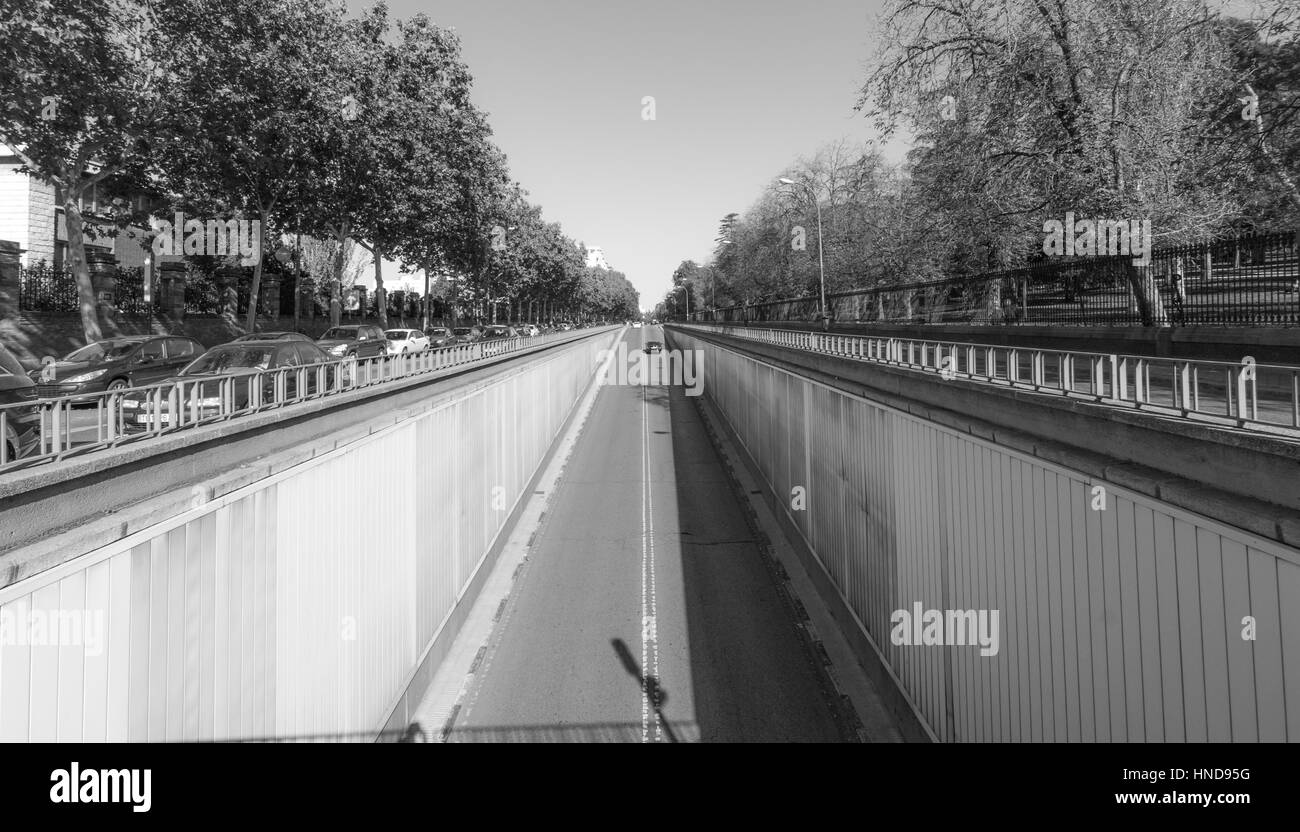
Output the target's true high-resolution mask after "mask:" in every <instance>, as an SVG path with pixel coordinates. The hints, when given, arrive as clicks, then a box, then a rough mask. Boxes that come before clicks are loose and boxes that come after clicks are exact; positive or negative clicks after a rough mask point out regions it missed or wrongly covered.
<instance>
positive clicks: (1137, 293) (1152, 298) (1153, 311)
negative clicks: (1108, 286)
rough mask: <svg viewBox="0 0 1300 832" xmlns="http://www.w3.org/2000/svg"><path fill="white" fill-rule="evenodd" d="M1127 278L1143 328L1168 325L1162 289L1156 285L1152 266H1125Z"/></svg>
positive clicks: (1128, 264) (1129, 264)
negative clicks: (1161, 297)
mask: <svg viewBox="0 0 1300 832" xmlns="http://www.w3.org/2000/svg"><path fill="white" fill-rule="evenodd" d="M1124 273H1125V276H1126V277H1127V278H1128V283H1129V288H1130V289H1131V290H1132V291H1133V297H1134V299H1135V300H1136V301H1137V310H1138V318H1139V319H1140V320H1141V322H1142V326H1164V325H1166V324H1167V323H1168V318H1167V316H1166V315H1165V307H1164V303H1163V302H1162V301H1161V300H1160V289H1159V287H1158V286H1157V285H1156V280H1155V269H1154V268H1152V267H1150V266H1134V265H1133V264H1131V263H1127V264H1125V267H1124Z"/></svg>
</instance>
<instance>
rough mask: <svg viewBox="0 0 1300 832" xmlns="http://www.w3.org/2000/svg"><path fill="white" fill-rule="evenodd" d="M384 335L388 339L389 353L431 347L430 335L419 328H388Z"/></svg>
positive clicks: (414, 350)
mask: <svg viewBox="0 0 1300 832" xmlns="http://www.w3.org/2000/svg"><path fill="white" fill-rule="evenodd" d="M384 337H385V338H387V339H388V354H389V355H397V354H398V353H403V352H419V351H420V350H427V349H428V348H429V336H427V335H425V334H424V333H423V332H421V331H420V330H418V329H386V330H384Z"/></svg>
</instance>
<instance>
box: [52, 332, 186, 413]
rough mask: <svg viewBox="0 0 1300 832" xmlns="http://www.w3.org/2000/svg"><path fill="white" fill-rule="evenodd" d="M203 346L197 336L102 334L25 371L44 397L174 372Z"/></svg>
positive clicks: (112, 387)
mask: <svg viewBox="0 0 1300 832" xmlns="http://www.w3.org/2000/svg"><path fill="white" fill-rule="evenodd" d="M203 349H204V347H203V345H202V344H200V343H199V342H198V341H196V340H194V339H193V338H187V337H185V336H183V335H132V336H128V337H124V338H107V339H105V340H103V341H96V342H94V343H92V344H87V345H86V346H84V347H82V348H81V349H77V350H73V351H72V352H70V353H68V354H67V355H65V356H64V357H63V359H62V360H61V361H55V362H53V363H52V364H47V365H45V366H44V367H41V368H40V369H36V370H32V371H31V373H29V375H30V376H31V379H32V380H33V381H35V382H36V392H37V393H38V394H39V395H40V396H42V397H43V398H52V397H55V396H71V395H80V394H85V393H100V392H103V391H105V390H124V389H126V388H128V387H139V386H141V385H144V384H154V383H156V382H159V381H162V380H163V379H165V378H167V377H168V376H171V375H175V374H176V372H177V371H178V370H180V368H182V367H184V366H185V365H186V364H189V363H190V362H191V361H193V360H194V359H195V357H196V356H199V355H201V354H202V353H203Z"/></svg>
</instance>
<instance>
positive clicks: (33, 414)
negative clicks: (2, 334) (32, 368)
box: [0, 344, 41, 463]
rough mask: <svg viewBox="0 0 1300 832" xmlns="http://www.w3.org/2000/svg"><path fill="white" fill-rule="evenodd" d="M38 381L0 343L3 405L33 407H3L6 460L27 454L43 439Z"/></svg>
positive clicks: (0, 404)
mask: <svg viewBox="0 0 1300 832" xmlns="http://www.w3.org/2000/svg"><path fill="white" fill-rule="evenodd" d="M35 402H36V382H34V381H32V380H31V379H30V378H28V377H27V374H26V372H24V371H23V365H21V364H19V363H18V359H17V358H14V356H13V354H12V353H10V352H9V350H7V349H5V348H4V345H3V344H0V407H2V406H4V405H25V404H29V403H30V404H31V405H32V406H31V407H21V406H20V407H4V408H3V411H2V412H3V413H4V414H5V416H4V419H3V420H2V421H3V422H4V431H3V433H4V435H3V436H0V440H3V442H4V446H3V447H4V462H6V463H7V462H13V461H14V460H15V459H17V458H19V457H21V456H25V455H26V454H27V453H28V452H29V451H31V449H32V447H33V446H35V445H36V443H37V441H38V440H39V439H40V430H41V415H40V411H39V410H38V409H37V408H36V406H35Z"/></svg>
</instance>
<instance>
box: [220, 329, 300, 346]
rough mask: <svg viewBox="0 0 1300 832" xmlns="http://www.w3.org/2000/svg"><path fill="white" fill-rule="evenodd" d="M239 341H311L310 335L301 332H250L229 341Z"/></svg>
mask: <svg viewBox="0 0 1300 832" xmlns="http://www.w3.org/2000/svg"><path fill="white" fill-rule="evenodd" d="M240 341H306V342H307V343H309V344H310V343H313V341H312V340H311V336H310V335H303V334H302V333H301V332H288V331H285V332H250V333H248V334H247V335H241V336H239V337H238V338H236V339H235V340H234V341H231V342H230V343H232V344H234V343H238V342H240Z"/></svg>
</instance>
